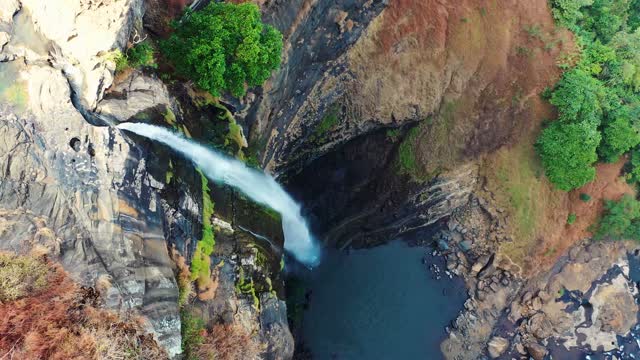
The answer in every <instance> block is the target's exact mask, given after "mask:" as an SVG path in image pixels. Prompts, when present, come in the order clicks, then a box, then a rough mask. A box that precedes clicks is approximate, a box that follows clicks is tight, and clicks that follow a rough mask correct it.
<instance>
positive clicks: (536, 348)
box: [526, 342, 548, 360]
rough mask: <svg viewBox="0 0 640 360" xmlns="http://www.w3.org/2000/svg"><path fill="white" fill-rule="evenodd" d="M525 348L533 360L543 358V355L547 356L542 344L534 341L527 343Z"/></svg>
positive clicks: (542, 359)
mask: <svg viewBox="0 0 640 360" xmlns="http://www.w3.org/2000/svg"><path fill="white" fill-rule="evenodd" d="M526 349H527V352H528V353H529V355H531V357H532V358H533V359H534V360H544V357H545V356H547V353H548V351H547V349H546V348H545V347H544V346H542V345H540V344H538V343H536V342H529V343H527V345H526Z"/></svg>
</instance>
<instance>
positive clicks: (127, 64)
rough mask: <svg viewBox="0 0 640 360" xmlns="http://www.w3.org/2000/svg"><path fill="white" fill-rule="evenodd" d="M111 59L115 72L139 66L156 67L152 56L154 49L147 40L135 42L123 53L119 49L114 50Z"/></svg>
mask: <svg viewBox="0 0 640 360" xmlns="http://www.w3.org/2000/svg"><path fill="white" fill-rule="evenodd" d="M112 60H113V62H114V63H115V64H116V72H121V71H124V70H126V69H128V68H138V67H141V66H148V67H152V68H156V67H158V65H157V64H156V61H155V58H154V49H153V47H152V46H151V45H150V44H149V43H147V42H142V43H139V44H136V45H134V46H133V47H132V48H130V49H128V50H127V51H126V52H125V53H122V52H121V51H120V50H115V51H114V52H113V55H112Z"/></svg>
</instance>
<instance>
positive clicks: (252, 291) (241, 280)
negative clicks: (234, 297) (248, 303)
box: [236, 267, 260, 310]
mask: <svg viewBox="0 0 640 360" xmlns="http://www.w3.org/2000/svg"><path fill="white" fill-rule="evenodd" d="M236 291H237V292H238V293H239V294H245V295H251V299H252V300H253V307H254V308H255V309H256V310H259V309H260V298H258V295H257V292H256V288H255V284H254V282H253V279H252V278H249V281H247V279H246V278H245V274H244V269H243V268H242V267H240V270H239V273H238V282H237V283H236Z"/></svg>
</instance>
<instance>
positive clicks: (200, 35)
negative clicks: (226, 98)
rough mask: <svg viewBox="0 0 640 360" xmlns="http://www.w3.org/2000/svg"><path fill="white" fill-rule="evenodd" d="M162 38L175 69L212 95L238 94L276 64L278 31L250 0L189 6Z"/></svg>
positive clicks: (279, 44)
mask: <svg viewBox="0 0 640 360" xmlns="http://www.w3.org/2000/svg"><path fill="white" fill-rule="evenodd" d="M174 29H175V31H174V33H173V34H172V35H171V37H170V38H169V39H168V40H166V41H164V42H163V43H162V44H161V47H162V50H163V52H164V54H165V55H166V56H167V58H169V59H170V60H171V61H172V62H173V64H174V65H175V67H176V71H177V72H178V73H179V74H181V75H183V76H186V77H189V78H191V79H193V80H194V81H195V83H196V84H197V85H198V86H199V87H201V88H202V89H204V90H207V91H209V92H210V93H211V94H212V95H214V96H219V95H220V94H221V93H223V92H229V93H231V94H232V95H233V96H242V95H244V94H245V92H246V87H247V86H260V85H262V84H263V83H264V82H265V81H266V80H267V79H268V78H269V77H270V76H271V72H272V71H273V70H275V69H277V68H278V66H279V65H280V59H281V52H282V34H280V32H278V30H276V29H275V28H273V27H272V26H270V25H265V24H263V23H262V21H261V19H260V9H259V8H258V6H257V5H255V4H252V3H242V4H231V3H221V2H211V3H210V4H209V5H207V6H206V7H205V8H204V9H202V10H200V11H196V12H193V11H187V12H186V13H185V15H184V16H183V18H182V19H181V20H180V21H179V22H177V23H175V24H174Z"/></svg>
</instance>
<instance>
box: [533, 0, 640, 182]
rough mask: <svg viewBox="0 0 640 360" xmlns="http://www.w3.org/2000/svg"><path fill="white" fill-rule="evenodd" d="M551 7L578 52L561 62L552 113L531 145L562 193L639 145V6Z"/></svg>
mask: <svg viewBox="0 0 640 360" xmlns="http://www.w3.org/2000/svg"><path fill="white" fill-rule="evenodd" d="M551 4H552V6H553V15H554V17H555V18H556V20H557V21H558V22H559V23H560V24H561V25H564V26H566V27H568V28H569V29H571V30H572V31H573V32H574V33H575V34H576V35H577V40H578V44H579V46H580V48H581V51H580V54H579V57H578V58H577V59H575V61H573V60H572V61H569V62H566V63H565V65H566V66H565V68H567V69H569V70H568V71H567V72H566V73H565V74H564V75H563V77H562V78H561V79H560V81H559V82H558V83H557V84H556V86H555V88H554V89H553V90H552V92H551V97H550V102H551V104H553V105H554V106H555V107H556V108H557V109H558V114H559V116H558V119H557V120H556V121H554V122H553V123H551V124H550V125H549V126H548V127H547V128H546V129H544V130H543V132H542V134H541V135H540V138H539V140H538V143H537V147H536V148H537V150H538V153H539V154H540V157H541V158H542V163H543V164H544V167H545V173H546V175H547V177H548V178H549V180H550V181H551V182H552V183H553V184H554V185H556V187H557V188H558V189H561V190H565V191H569V190H572V189H576V188H579V187H581V186H583V185H585V184H586V183H588V182H591V181H592V180H593V179H594V177H595V170H594V168H593V165H594V164H595V163H596V162H597V161H598V160H600V161H603V162H610V163H613V162H616V161H617V160H618V159H619V158H620V156H621V155H623V154H625V153H627V152H628V151H630V150H632V149H634V148H636V147H637V146H638V145H639V144H640V132H639V130H640V116H638V114H640V30H638V24H637V23H636V22H635V20H636V19H638V18H639V16H640V6H639V4H638V1H636V0H552V1H551ZM631 171H632V172H633V168H632V169H631ZM630 177H631V178H633V177H635V175H631V176H630Z"/></svg>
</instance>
